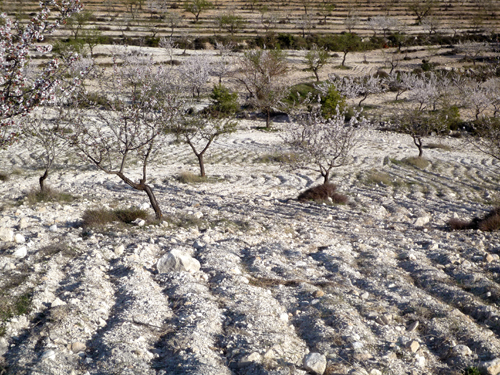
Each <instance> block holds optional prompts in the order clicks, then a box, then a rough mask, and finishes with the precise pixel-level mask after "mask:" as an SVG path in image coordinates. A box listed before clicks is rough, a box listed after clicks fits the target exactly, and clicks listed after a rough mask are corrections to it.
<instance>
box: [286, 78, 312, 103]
mask: <svg viewBox="0 0 500 375" xmlns="http://www.w3.org/2000/svg"><path fill="white" fill-rule="evenodd" d="M318 94H319V91H318V90H317V89H316V88H314V84H313V83H299V84H297V85H294V86H292V87H291V88H290V91H289V93H288V96H287V97H286V98H285V102H287V103H290V104H293V103H302V102H303V100H304V99H305V98H307V97H308V96H309V95H313V97H316V96H317V95H318Z"/></svg>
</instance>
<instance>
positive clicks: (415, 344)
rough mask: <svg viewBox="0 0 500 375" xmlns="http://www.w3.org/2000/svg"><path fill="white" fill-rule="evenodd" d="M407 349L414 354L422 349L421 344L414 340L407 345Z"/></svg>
mask: <svg viewBox="0 0 500 375" xmlns="http://www.w3.org/2000/svg"><path fill="white" fill-rule="evenodd" d="M406 347H407V348H408V349H410V351H411V352H412V353H416V352H417V350H418V349H419V348H420V344H419V343H418V341H415V340H412V341H410V342H409V343H408V344H407V345H406Z"/></svg>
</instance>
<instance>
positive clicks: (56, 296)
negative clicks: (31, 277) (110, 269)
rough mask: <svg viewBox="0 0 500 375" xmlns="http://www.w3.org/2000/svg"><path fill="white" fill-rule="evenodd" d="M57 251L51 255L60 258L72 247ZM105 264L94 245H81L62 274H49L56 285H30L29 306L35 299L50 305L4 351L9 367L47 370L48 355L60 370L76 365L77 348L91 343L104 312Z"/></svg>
mask: <svg viewBox="0 0 500 375" xmlns="http://www.w3.org/2000/svg"><path fill="white" fill-rule="evenodd" d="M60 251H62V253H59V254H58V255H56V256H54V257H53V258H52V259H54V260H55V261H57V260H58V259H59V262H60V261H61V260H62V259H64V258H65V257H68V256H69V257H71V256H72V255H73V254H74V253H72V252H73V251H75V250H71V251H70V250H69V249H65V250H60ZM66 261H67V260H66ZM63 264H64V263H63ZM106 267H107V262H106V261H105V260H104V259H102V256H101V254H100V253H99V252H98V251H95V250H93V251H92V250H90V251H86V252H85V254H84V255H82V256H80V257H78V258H76V259H73V260H72V261H70V262H68V263H67V265H66V267H65V272H66V273H67V276H66V277H61V276H62V275H63V274H61V275H59V277H57V276H56V275H51V276H52V277H54V279H52V281H58V285H57V289H56V290H53V291H52V293H51V292H50V291H49V290H48V288H45V289H43V290H40V292H41V293H38V292H37V291H35V294H34V299H35V303H34V306H38V305H37V302H36V300H39V301H41V302H42V304H43V305H45V306H47V305H48V306H50V308H48V309H46V310H42V314H40V315H39V317H38V319H39V321H38V322H37V324H36V327H37V329H36V330H35V331H34V332H30V335H29V336H28V337H27V342H26V343H25V344H23V345H20V346H19V347H18V348H17V350H16V351H15V352H14V353H12V356H11V355H8V356H7V358H8V361H12V363H11V366H12V367H10V368H9V371H11V370H14V372H13V373H19V374H22V373H24V371H25V369H28V370H29V371H30V372H29V373H32V372H31V371H36V372H40V373H52V372H51V370H49V369H50V368H51V367H50V362H48V359H49V358H57V359H58V361H60V363H61V364H62V365H61V368H60V369H59V370H60V371H63V372H66V373H69V372H70V371H71V369H73V368H75V367H77V366H79V364H80V363H81V360H82V357H80V356H79V355H78V353H80V352H83V351H85V350H86V349H87V348H88V347H90V346H91V338H92V333H93V332H95V331H96V330H97V329H99V325H100V319H107V318H108V316H109V313H110V307H109V305H108V303H109V301H110V297H112V296H111V295H110V290H112V287H111V285H110V283H109V281H108V280H106V278H105V277H104V276H105V272H104V271H103V269H104V270H105V269H106ZM84 357H85V356H83V358H84ZM47 371H48V372H47Z"/></svg>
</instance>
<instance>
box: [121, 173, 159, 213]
mask: <svg viewBox="0 0 500 375" xmlns="http://www.w3.org/2000/svg"><path fill="white" fill-rule="evenodd" d="M116 175H117V176H118V177H120V178H121V179H122V180H123V182H125V183H126V184H127V185H129V186H131V187H133V188H134V189H136V190H142V191H145V192H146V194H147V195H148V198H149V203H151V207H152V208H153V210H154V211H155V217H156V220H161V217H162V216H163V215H162V213H161V209H160V206H159V204H158V201H157V200H156V197H155V195H154V193H153V190H152V189H151V186H149V185H147V184H145V183H144V181H141V182H140V183H135V182H134V181H132V180H131V179H129V178H128V177H126V176H125V175H124V174H123V173H121V172H118V173H116Z"/></svg>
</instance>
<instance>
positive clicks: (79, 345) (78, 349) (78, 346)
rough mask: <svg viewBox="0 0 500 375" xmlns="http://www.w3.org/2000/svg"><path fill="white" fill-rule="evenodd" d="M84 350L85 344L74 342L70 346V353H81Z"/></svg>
mask: <svg viewBox="0 0 500 375" xmlns="http://www.w3.org/2000/svg"><path fill="white" fill-rule="evenodd" d="M86 348H87V347H86V346H85V344H84V343H82V342H79V341H75V342H74V343H72V344H71V351H72V352H73V353H80V352H83V351H85V349H86Z"/></svg>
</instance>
